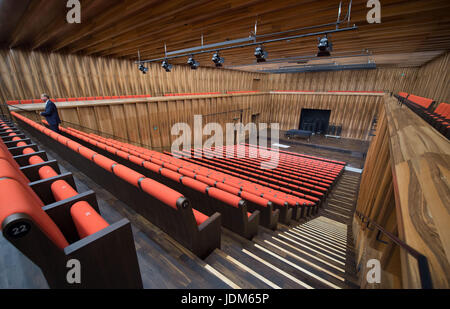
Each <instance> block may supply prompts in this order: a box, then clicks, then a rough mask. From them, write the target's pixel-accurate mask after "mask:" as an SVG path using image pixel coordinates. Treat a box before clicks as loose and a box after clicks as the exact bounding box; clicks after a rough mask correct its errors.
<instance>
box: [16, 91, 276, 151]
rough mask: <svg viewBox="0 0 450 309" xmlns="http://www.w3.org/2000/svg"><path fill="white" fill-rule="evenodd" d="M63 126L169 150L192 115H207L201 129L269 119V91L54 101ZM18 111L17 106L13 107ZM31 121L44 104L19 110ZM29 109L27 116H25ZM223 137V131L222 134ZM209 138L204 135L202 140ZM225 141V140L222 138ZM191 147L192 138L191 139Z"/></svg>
mask: <svg viewBox="0 0 450 309" xmlns="http://www.w3.org/2000/svg"><path fill="white" fill-rule="evenodd" d="M56 104H57V106H58V109H59V114H60V117H61V119H62V121H63V125H65V126H72V127H74V128H76V129H81V130H83V131H85V132H88V133H90V132H92V133H96V134H99V135H102V136H104V137H110V138H115V139H118V140H121V141H126V142H129V143H132V144H135V145H138V146H143V147H146V148H151V149H154V150H159V151H163V150H170V147H171V145H172V142H173V141H174V140H175V139H176V138H178V136H173V135H172V134H171V129H172V126H173V125H174V124H176V123H187V124H189V126H190V127H191V128H192V134H193V131H194V115H202V116H203V126H205V124H206V123H209V122H216V123H219V124H220V125H221V126H222V128H223V129H224V131H225V124H226V123H235V122H239V121H241V120H242V122H243V123H244V124H246V123H249V122H250V121H252V116H255V117H257V119H258V122H267V121H268V120H269V113H268V110H269V109H268V104H269V96H268V94H266V93H249V94H230V95H208V96H182V97H156V98H147V99H146V98H144V99H120V100H102V101H85V102H82V101H80V102H64V103H56ZM11 108H12V109H13V110H15V108H14V107H11ZM19 108H21V110H17V112H19V113H23V114H24V116H27V117H28V118H30V119H33V120H37V119H38V118H39V117H38V115H37V113H38V111H40V110H42V109H43V108H44V104H30V105H21V106H19ZM25 110H26V111H28V112H25ZM224 135H225V133H224ZM206 138H208V136H206V135H205V136H203V140H205V139H206ZM224 138H225V136H224ZM192 143H193V139H192Z"/></svg>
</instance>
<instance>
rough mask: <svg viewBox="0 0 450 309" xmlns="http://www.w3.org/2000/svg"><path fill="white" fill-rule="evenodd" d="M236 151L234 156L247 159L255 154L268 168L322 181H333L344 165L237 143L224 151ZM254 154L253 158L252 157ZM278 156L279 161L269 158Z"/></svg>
mask: <svg viewBox="0 0 450 309" xmlns="http://www.w3.org/2000/svg"><path fill="white" fill-rule="evenodd" d="M230 152H231V153H234V154H235V155H234V158H239V155H241V156H242V155H244V157H245V158H246V159H253V157H255V155H256V156H257V158H254V159H253V160H257V161H258V162H259V163H260V164H261V165H262V166H263V167H264V168H266V169H271V170H272V169H276V170H283V171H285V172H288V173H291V174H297V175H300V173H301V174H302V176H304V177H310V178H311V179H315V180H320V181H324V180H325V181H326V182H327V181H328V180H329V181H330V182H333V181H334V180H335V178H336V177H337V176H338V175H339V172H340V171H341V169H342V166H340V165H336V164H333V163H324V162H322V161H320V160H314V159H310V158H304V157H294V156H291V155H288V154H284V153H281V152H273V151H269V150H266V149H261V148H256V147H249V146H245V145H236V146H234V147H232V148H229V147H227V148H226V149H225V150H224V153H230ZM250 154H252V158H250ZM274 155H275V156H277V159H278V162H277V163H276V165H275V163H273V162H270V160H268V159H267V158H271V157H273V156H274ZM317 177H319V178H317Z"/></svg>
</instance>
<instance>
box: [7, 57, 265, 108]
mask: <svg viewBox="0 0 450 309" xmlns="http://www.w3.org/2000/svg"><path fill="white" fill-rule="evenodd" d="M264 76H265V74H259V73H247V72H240V71H232V70H223V69H216V68H199V69H197V70H191V69H190V68H189V67H188V66H184V65H178V66H174V68H173V70H172V72H170V73H166V72H165V71H164V70H163V69H162V68H161V66H160V64H159V63H158V64H152V65H150V66H149V72H148V73H147V74H145V75H144V74H142V73H141V72H140V71H139V70H138V69H137V65H136V64H134V62H133V61H131V60H122V59H114V58H101V57H86V56H78V55H64V54H57V53H41V52H26V51H20V50H0V101H1V102H5V101H6V100H23V99H39V97H40V95H41V93H44V92H45V93H48V94H50V95H51V96H52V97H53V98H67V97H88V96H111V95H134V94H151V95H153V96H161V95H163V94H166V93H195V92H225V91H230V90H231V91H233V90H238V91H242V90H264V89H265V88H266V86H265V84H264V83H265V79H264ZM255 79H256V81H255ZM255 88H256V89H255Z"/></svg>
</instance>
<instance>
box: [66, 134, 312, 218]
mask: <svg viewBox="0 0 450 309" xmlns="http://www.w3.org/2000/svg"><path fill="white" fill-rule="evenodd" d="M69 131H72V132H73V133H77V134H81V135H85V137H88V136H89V137H92V138H94V139H96V140H97V141H98V142H101V143H103V144H105V145H110V147H113V146H114V145H115V146H116V147H117V148H112V149H110V148H108V147H106V148H105V150H106V151H109V152H111V153H114V151H117V150H115V149H120V151H123V152H125V155H124V154H122V152H119V151H117V153H116V154H117V155H120V156H123V157H124V158H127V157H129V160H130V161H135V160H136V157H137V158H140V159H144V160H146V161H149V162H152V163H155V164H157V165H160V166H163V167H165V168H168V169H171V170H173V171H178V172H179V173H181V174H183V175H185V176H191V177H194V176H195V179H196V180H199V181H201V182H204V183H206V184H208V185H210V186H214V187H217V188H220V189H222V190H224V191H227V192H229V193H232V194H235V195H238V196H241V197H242V198H244V199H246V200H249V201H251V202H256V204H257V205H258V206H261V207H263V208H264V207H267V204H268V201H271V202H272V203H273V204H274V205H275V206H277V207H279V209H280V210H281V213H280V220H281V221H283V220H284V221H283V222H285V221H289V220H290V218H291V217H290V216H292V214H291V212H290V211H289V209H287V207H298V206H306V207H308V208H311V207H313V206H314V205H315V204H314V202H311V201H308V200H306V199H302V198H299V197H297V196H293V195H289V193H291V192H292V190H287V193H286V192H285V193H283V192H280V191H276V190H273V189H275V188H279V186H273V187H272V189H270V188H266V187H263V186H258V185H256V183H252V182H251V180H256V179H252V178H249V177H247V180H244V179H242V178H244V177H242V178H237V177H239V176H241V175H239V174H237V173H235V175H234V174H233V173H231V172H230V173H227V174H226V173H219V172H218V171H216V170H213V169H209V168H201V167H200V166H199V165H197V164H187V163H186V162H184V160H179V159H176V158H173V157H171V156H168V155H164V154H161V153H159V152H156V151H152V150H148V149H144V148H140V147H137V146H133V145H129V144H125V143H121V142H118V141H114V140H111V139H105V138H102V137H99V136H96V135H94V134H87V133H84V132H81V131H78V130H74V129H72V128H70V129H69ZM100 146H101V147H104V146H103V145H100ZM126 154H128V155H126ZM135 163H136V164H140V161H137V162H135ZM143 166H144V167H145V166H146V163H144V164H143ZM225 172H226V171H225ZM233 176H237V177H233ZM256 181H258V180H256ZM258 183H260V184H262V183H263V182H262V181H258ZM261 195H262V196H263V197H264V199H261V198H260V197H262V196H261ZM301 196H304V195H301ZM317 201H319V200H318V199H317ZM263 208H259V209H260V210H261V212H262V214H261V216H263V212H264V209H263ZM307 211H308V213H310V212H311V209H307ZM267 215H268V216H271V215H272V214H267ZM295 215H298V214H297V213H295ZM288 217H289V218H288ZM266 219H267V218H266ZM261 221H262V222H263V221H264V219H263V218H261Z"/></svg>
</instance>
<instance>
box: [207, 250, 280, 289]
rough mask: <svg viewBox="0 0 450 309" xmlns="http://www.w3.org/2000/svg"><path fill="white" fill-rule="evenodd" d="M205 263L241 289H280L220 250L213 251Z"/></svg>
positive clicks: (262, 275)
mask: <svg viewBox="0 0 450 309" xmlns="http://www.w3.org/2000/svg"><path fill="white" fill-rule="evenodd" d="M205 262H206V263H208V264H209V265H211V267H213V268H214V269H215V270H217V271H218V272H220V273H221V274H223V275H224V276H226V277H227V278H228V279H229V280H230V281H232V282H233V283H234V284H236V285H237V286H239V287H240V288H243V289H271V288H272V289H281V287H280V286H278V285H276V284H275V283H273V282H271V281H270V280H269V279H267V278H266V277H264V274H258V273H256V272H255V271H253V270H252V269H251V268H249V267H247V266H245V265H244V264H242V263H241V262H239V261H238V260H236V259H235V258H233V257H232V256H230V255H228V254H226V253H225V252H223V251H222V250H220V249H216V250H214V252H213V253H211V254H210V255H209V256H208V257H207V258H206V259H205Z"/></svg>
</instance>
